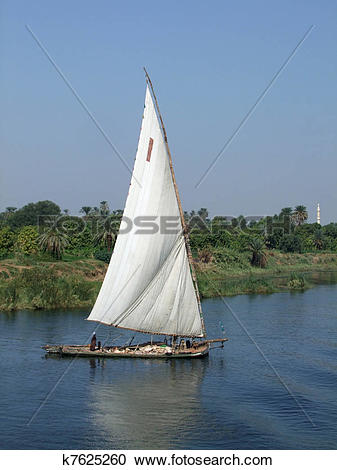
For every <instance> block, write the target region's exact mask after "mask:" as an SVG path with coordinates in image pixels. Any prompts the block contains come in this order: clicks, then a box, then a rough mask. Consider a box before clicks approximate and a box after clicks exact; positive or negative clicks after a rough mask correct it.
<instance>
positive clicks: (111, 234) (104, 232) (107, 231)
mask: <svg viewBox="0 0 337 470" xmlns="http://www.w3.org/2000/svg"><path fill="white" fill-rule="evenodd" d="M97 229H98V231H97V234H96V236H95V237H94V243H95V244H96V245H99V244H100V243H104V245H105V246H106V247H107V249H108V251H111V250H112V242H113V241H114V239H115V237H116V233H115V230H114V227H113V224H112V220H105V222H104V224H103V225H101V227H98V228H97Z"/></svg>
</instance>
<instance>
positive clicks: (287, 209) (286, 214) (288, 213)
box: [279, 207, 293, 219]
mask: <svg viewBox="0 0 337 470" xmlns="http://www.w3.org/2000/svg"><path fill="white" fill-rule="evenodd" d="M292 213H293V208H292V207H283V209H281V212H280V215H279V219H283V218H284V217H291V216H292Z"/></svg>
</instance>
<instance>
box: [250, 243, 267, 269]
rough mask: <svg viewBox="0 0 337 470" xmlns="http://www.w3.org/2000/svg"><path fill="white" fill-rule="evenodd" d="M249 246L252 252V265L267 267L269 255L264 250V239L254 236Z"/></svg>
mask: <svg viewBox="0 0 337 470" xmlns="http://www.w3.org/2000/svg"><path fill="white" fill-rule="evenodd" d="M248 248H249V250H250V251H251V253H252V258H251V260H250V264H251V265H252V266H258V267H259V268H265V267H266V264H267V255H266V252H265V251H264V250H265V244H264V241H263V240H261V239H260V238H252V239H251V240H250V242H249V244H248Z"/></svg>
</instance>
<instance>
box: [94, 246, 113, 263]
mask: <svg viewBox="0 0 337 470" xmlns="http://www.w3.org/2000/svg"><path fill="white" fill-rule="evenodd" d="M111 255H112V253H111V252H110V251H108V250H104V249H101V250H97V251H95V253H94V257H95V258H96V259H98V260H100V261H104V263H107V264H108V263H109V262H110V259H111Z"/></svg>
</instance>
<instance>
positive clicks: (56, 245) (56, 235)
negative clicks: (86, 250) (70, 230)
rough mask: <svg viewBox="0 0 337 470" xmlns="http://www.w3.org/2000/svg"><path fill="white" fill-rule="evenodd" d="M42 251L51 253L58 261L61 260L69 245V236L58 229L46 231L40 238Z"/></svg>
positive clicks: (52, 228) (53, 228)
mask: <svg viewBox="0 0 337 470" xmlns="http://www.w3.org/2000/svg"><path fill="white" fill-rule="evenodd" d="M38 242H39V246H40V249H41V250H42V251H45V252H49V253H51V255H52V256H53V257H54V258H56V259H61V258H62V254H63V252H64V250H65V248H66V247H67V246H68V245H69V240H68V236H67V235H66V234H65V233H62V232H61V231H60V230H58V229H57V228H56V227H51V228H49V229H47V230H45V231H44V232H43V233H42V234H41V235H40V236H39V238H38Z"/></svg>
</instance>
